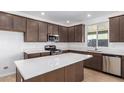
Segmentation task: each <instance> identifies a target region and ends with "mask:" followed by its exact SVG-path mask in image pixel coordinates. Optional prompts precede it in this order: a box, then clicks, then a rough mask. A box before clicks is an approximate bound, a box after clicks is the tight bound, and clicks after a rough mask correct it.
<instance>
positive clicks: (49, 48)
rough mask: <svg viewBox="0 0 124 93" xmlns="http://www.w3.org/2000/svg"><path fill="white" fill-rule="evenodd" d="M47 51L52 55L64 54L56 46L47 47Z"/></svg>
mask: <svg viewBox="0 0 124 93" xmlns="http://www.w3.org/2000/svg"><path fill="white" fill-rule="evenodd" d="M45 50H48V51H50V55H57V54H61V53H62V50H60V49H57V48H56V46H55V45H46V46H45Z"/></svg>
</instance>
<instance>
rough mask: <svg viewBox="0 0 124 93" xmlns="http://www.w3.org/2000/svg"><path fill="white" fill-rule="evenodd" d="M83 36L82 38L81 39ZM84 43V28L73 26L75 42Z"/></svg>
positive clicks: (82, 26)
mask: <svg viewBox="0 0 124 93" xmlns="http://www.w3.org/2000/svg"><path fill="white" fill-rule="evenodd" d="M82 36H83V37H82ZM82 40H83V42H85V26H84V25H82V24H80V25H76V26H75V42H82Z"/></svg>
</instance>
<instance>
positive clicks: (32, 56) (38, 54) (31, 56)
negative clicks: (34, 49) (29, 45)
mask: <svg viewBox="0 0 124 93" xmlns="http://www.w3.org/2000/svg"><path fill="white" fill-rule="evenodd" d="M40 56H41V55H40V53H34V54H28V58H35V57H40Z"/></svg>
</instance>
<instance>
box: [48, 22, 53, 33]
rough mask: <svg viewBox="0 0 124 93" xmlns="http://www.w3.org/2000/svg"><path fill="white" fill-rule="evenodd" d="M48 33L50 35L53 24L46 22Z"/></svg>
mask: <svg viewBox="0 0 124 93" xmlns="http://www.w3.org/2000/svg"><path fill="white" fill-rule="evenodd" d="M48 34H49V35H52V34H53V25H52V24H49V23H48Z"/></svg>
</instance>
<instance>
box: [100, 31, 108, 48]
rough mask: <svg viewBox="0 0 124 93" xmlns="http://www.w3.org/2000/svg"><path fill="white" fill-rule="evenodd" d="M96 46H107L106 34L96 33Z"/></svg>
mask: <svg viewBox="0 0 124 93" xmlns="http://www.w3.org/2000/svg"><path fill="white" fill-rule="evenodd" d="M98 46H108V33H100V34H99V33H98Z"/></svg>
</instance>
